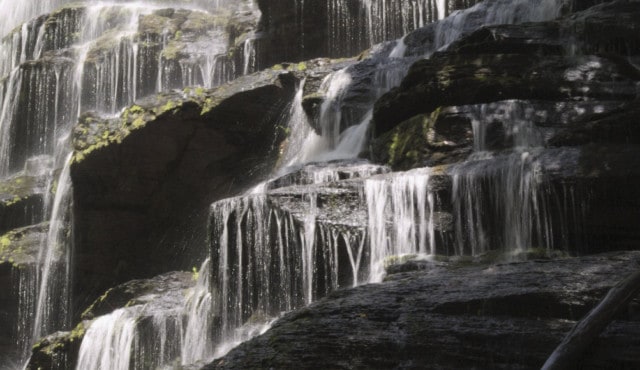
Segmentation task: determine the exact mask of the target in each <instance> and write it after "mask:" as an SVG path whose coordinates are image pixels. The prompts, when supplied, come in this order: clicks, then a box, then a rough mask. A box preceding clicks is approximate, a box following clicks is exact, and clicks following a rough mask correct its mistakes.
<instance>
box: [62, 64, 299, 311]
mask: <svg viewBox="0 0 640 370" xmlns="http://www.w3.org/2000/svg"><path fill="white" fill-rule="evenodd" d="M296 84H297V78H296V77H295V76H294V75H293V74H292V73H291V72H286V71H273V70H267V71H264V72H261V73H258V74H254V75H250V76H246V77H243V78H240V79H237V80H235V81H233V82H232V83H229V84H225V85H222V86H220V87H218V88H214V89H210V90H207V89H202V88H189V89H186V90H183V91H177V92H172V93H167V94H160V95H156V96H151V97H148V98H145V99H141V100H140V101H138V102H136V104H135V105H132V106H130V107H129V108H127V109H125V110H124V111H123V112H122V113H121V115H120V116H119V117H117V118H106V119H105V118H100V117H99V116H97V115H95V114H87V115H85V116H83V118H82V120H81V121H80V122H79V124H78V125H77V126H76V128H75V130H74V135H73V145H74V154H73V156H74V160H73V164H72V166H71V176H72V179H73V183H74V205H75V217H74V220H75V222H76V224H75V225H74V226H75V227H76V229H75V230H77V232H76V233H75V236H76V240H75V242H76V244H75V246H76V253H75V254H76V257H77V259H78V263H76V264H75V266H76V268H77V270H76V271H75V273H76V274H77V275H76V276H77V279H76V281H77V286H76V287H75V288H76V289H75V290H74V291H76V292H83V293H82V294H83V296H82V297H76V302H79V305H82V306H84V307H86V306H87V305H88V304H89V303H90V302H91V301H93V300H94V299H95V298H96V297H98V296H99V294H101V292H103V291H105V290H106V289H107V288H109V287H113V286H115V285H117V284H119V283H122V282H124V281H128V280H131V279H135V278H145V277H149V276H155V275H157V274H159V273H161V272H163V271H167V270H181V269H189V270H190V269H191V268H192V267H193V266H194V265H195V264H196V263H197V262H195V261H200V260H201V258H202V257H204V253H205V250H202V251H201V252H199V253H195V254H188V253H184V251H185V250H186V249H187V247H188V245H190V244H198V243H200V245H204V243H205V241H204V233H203V232H202V233H200V232H198V231H197V230H196V231H193V230H194V229H193V225H196V229H197V228H198V226H197V225H201V226H200V227H202V228H204V227H205V225H206V218H207V209H208V207H209V204H211V202H213V201H214V200H216V199H220V198H222V197H226V196H230V195H233V194H236V193H237V192H240V191H242V189H244V188H245V187H248V186H250V185H251V184H252V183H253V182H254V181H256V179H258V178H260V176H262V175H263V174H265V173H267V172H269V171H270V170H271V169H272V168H273V166H274V165H275V163H276V161H277V159H278V155H279V152H278V150H277V148H278V145H279V143H280V142H281V141H282V140H284V138H285V134H284V133H283V132H282V130H279V129H277V126H278V125H279V124H281V122H280V119H281V117H282V115H283V113H284V112H285V111H286V109H287V106H288V103H289V102H290V101H291V99H292V98H293V95H294V93H295V86H296ZM229 184H233V185H232V186H230V185H229ZM187 226H188V227H189V230H192V231H193V232H192V233H191V232H190V233H186V232H183V231H182V230H184V229H183V227H185V228H186V227H187ZM82 309H84V308H83V307H78V310H79V311H80V312H81V310H82Z"/></svg>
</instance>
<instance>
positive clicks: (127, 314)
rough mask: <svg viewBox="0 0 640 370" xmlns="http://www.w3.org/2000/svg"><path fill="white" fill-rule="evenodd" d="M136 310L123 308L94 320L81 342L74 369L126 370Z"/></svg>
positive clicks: (128, 365) (132, 338) (128, 362)
mask: <svg viewBox="0 0 640 370" xmlns="http://www.w3.org/2000/svg"><path fill="white" fill-rule="evenodd" d="M136 311H138V309H136V310H133V309H125V308H122V309H118V310H115V311H113V312H112V313H110V314H108V315H105V316H102V317H99V318H98V319H96V320H95V321H94V322H93V323H92V324H91V326H90V327H89V329H87V333H86V334H85V336H84V339H83V340H82V344H81V346H80V355H79V357H78V365H77V367H76V369H78V370H80V369H96V370H98V369H100V370H107V369H109V370H128V369H129V368H130V363H131V348H132V347H133V343H134V339H135V327H136V319H137V317H136V315H135V313H136Z"/></svg>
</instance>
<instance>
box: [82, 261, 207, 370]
mask: <svg viewBox="0 0 640 370" xmlns="http://www.w3.org/2000/svg"><path fill="white" fill-rule="evenodd" d="M209 268H210V266H209V260H207V261H205V262H204V263H203V264H202V266H201V270H199V273H198V275H199V276H198V277H197V282H196V283H195V285H194V284H193V279H191V278H190V277H189V274H188V273H169V274H165V275H161V276H158V277H156V278H154V279H153V280H152V281H150V282H149V284H150V285H155V284H159V285H158V286H157V287H156V288H155V289H152V291H151V292H150V293H147V294H145V295H143V296H141V297H137V298H136V299H134V300H133V301H132V302H133V304H131V305H129V306H128V307H125V308H121V309H118V310H115V311H113V312H112V313H110V314H108V315H104V316H100V317H98V318H97V319H95V320H93V321H91V322H85V325H88V329H87V331H86V334H85V336H84V338H83V339H82V343H81V345H80V356H79V360H78V363H77V366H76V369H78V370H80V369H135V370H144V369H156V368H167V369H169V368H175V367H180V366H181V365H190V364H193V363H195V362H197V361H201V360H206V359H211V358H212V356H213V348H212V341H211V331H210V328H211V323H212V322H211V320H212V319H213V316H212V301H211V292H210V288H211V287H210V285H209V281H210V272H209V271H208V270H209ZM185 278H186V279H185ZM194 278H195V276H194ZM189 280H192V281H189ZM187 286H190V287H189V288H187ZM107 294H108V293H107Z"/></svg>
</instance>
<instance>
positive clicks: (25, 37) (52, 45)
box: [0, 0, 253, 359]
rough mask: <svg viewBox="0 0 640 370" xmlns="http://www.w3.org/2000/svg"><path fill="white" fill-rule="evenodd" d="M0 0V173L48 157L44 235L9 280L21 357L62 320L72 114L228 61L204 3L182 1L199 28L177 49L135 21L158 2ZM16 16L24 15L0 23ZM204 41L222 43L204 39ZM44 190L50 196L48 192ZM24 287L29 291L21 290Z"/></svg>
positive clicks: (197, 79) (118, 104) (213, 79)
mask: <svg viewBox="0 0 640 370" xmlns="http://www.w3.org/2000/svg"><path fill="white" fill-rule="evenodd" d="M6 3H7V4H4V2H3V3H2V4H3V7H2V8H3V9H5V11H6V12H8V13H9V16H8V17H7V19H8V20H10V21H8V22H4V23H3V28H2V33H1V34H2V35H3V36H4V37H3V38H2V41H1V42H0V74H1V76H2V77H3V78H2V89H0V91H1V93H0V102H1V104H2V105H1V106H0V112H1V115H0V158H1V160H0V175H1V176H2V177H3V178H7V177H13V176H16V173H18V174H21V173H22V172H20V171H21V170H22V169H23V168H24V167H25V163H28V162H29V161H31V160H32V158H36V157H45V158H54V159H53V160H51V161H45V162H46V163H49V164H50V165H49V166H50V167H49V168H47V169H46V170H44V171H42V172H41V173H40V174H38V176H44V177H45V178H46V179H45V180H44V182H45V183H48V184H49V186H48V187H47V191H46V192H44V193H45V194H46V196H45V199H44V200H43V204H44V210H43V211H42V212H41V214H42V217H43V219H49V220H50V221H49V223H48V225H49V233H48V235H47V237H46V238H43V241H42V243H41V244H42V249H41V251H40V253H39V256H40V257H39V258H38V262H37V265H38V266H39V267H37V268H35V269H33V271H32V272H22V273H21V274H20V277H19V280H20V283H19V287H18V288H17V289H18V291H19V294H18V298H19V301H20V304H19V305H20V309H19V310H18V311H19V315H20V317H19V318H18V322H19V323H18V333H17V336H18V340H17V342H18V343H19V346H20V351H21V352H22V354H21V356H22V358H23V359H24V358H25V356H27V355H28V352H29V350H30V348H29V347H30V345H31V344H32V343H33V342H34V341H35V340H36V339H38V338H40V337H41V336H42V335H45V334H49V333H52V332H53V331H55V330H60V329H65V328H68V325H69V324H70V322H69V318H70V317H69V315H70V310H69V300H70V292H69V289H70V285H69V279H70V266H69V259H70V253H71V248H70V245H69V244H70V240H71V230H70V228H69V225H70V224H71V221H70V217H71V216H70V213H69V209H70V206H69V205H70V199H71V198H72V195H71V186H70V184H71V182H70V181H71V179H70V176H69V172H70V171H69V167H70V164H71V155H70V154H69V151H70V142H71V140H70V136H71V135H70V132H71V127H72V125H73V124H74V123H75V122H76V121H77V118H78V116H79V114H80V112H82V111H84V110H97V111H99V112H103V113H106V114H117V113H118V112H119V111H120V110H121V109H122V108H123V107H124V106H126V105H129V104H131V103H133V102H134V101H135V100H136V99H137V98H138V97H139V96H143V95H148V94H151V93H154V92H156V91H160V90H164V89H168V88H172V87H181V86H186V85H196V84H197V85H203V86H214V85H217V84H220V83H222V82H225V81H227V80H229V79H230V78H232V77H233V76H234V74H235V72H234V70H233V66H232V65H231V64H230V62H229V61H227V60H226V59H225V58H220V56H221V55H222V56H224V55H226V53H227V50H226V44H225V42H226V41H227V35H226V34H225V33H224V25H220V24H219V22H217V21H216V22H214V21H213V19H214V16H215V15H212V14H210V13H208V12H206V11H204V10H196V9H185V10H184V12H183V13H182V14H186V17H187V20H190V19H194V22H195V20H196V19H198V21H199V22H200V23H198V24H197V25H198V26H200V27H203V28H202V29H196V32H201V33H202V34H203V35H205V36H203V37H200V39H198V38H196V39H195V40H194V39H193V38H190V39H189V40H190V44H188V45H187V46H188V47H185V48H183V49H182V47H183V44H184V45H186V43H183V44H181V43H180V42H181V41H180V40H178V38H179V37H180V36H181V33H180V32H175V31H174V32H175V33H172V34H170V35H168V36H167V38H166V39H165V41H166V42H165V43H163V44H162V45H160V47H159V48H158V47H157V43H155V41H156V40H154V39H153V37H154V35H153V33H152V31H153V32H155V31H154V30H155V29H147V28H145V27H148V24H149V21H150V19H151V18H153V17H162V16H166V15H167V14H171V13H167V12H166V11H165V12H164V13H163V9H166V7H167V4H163V3H162V2H158V3H154V2H133V3H126V2H95V3H93V2H90V1H89V2H86V3H83V4H72V5H68V6H63V5H64V4H65V3H66V1H61V0H60V1H57V0H54V1H38V2H33V1H27V2H20V3H15V2H6ZM248 4H249V3H248ZM192 5H198V6H199V7H200V9H205V10H210V11H212V12H215V11H218V9H219V8H220V7H222V6H223V5H224V4H222V2H219V1H218V2H216V4H211V3H210V2H206V1H203V2H199V3H198V4H195V3H194V4H192ZM234 6H235V5H234ZM242 6H246V7H249V8H250V7H251V6H253V5H252V4H249V5H247V4H244V3H243V4H242ZM55 9H57V10H56V11H55V12H54V13H50V14H48V15H44V16H41V17H38V18H34V17H35V16H36V15H43V14H45V13H47V12H50V11H53V10H55ZM220 9H221V8H220ZM5 15H6V14H5ZM153 20H157V18H153ZM161 21H162V18H160V22H161ZM12 22H13V23H12ZM21 22H25V23H24V24H23V25H22V26H21V27H19V28H16V29H15V30H13V31H11V30H10V28H13V26H14V25H15V24H16V23H21ZM207 22H209V23H207ZM169 26H170V24H169V23H166V24H165V25H164V26H163V25H161V26H160V27H169ZM196 27H197V26H196ZM10 31H11V32H10ZM164 34H165V35H166V33H164ZM188 37H191V36H188ZM204 37H207V39H206V40H207V42H206V43H205V42H204V41H203V40H204ZM209 37H211V38H209ZM211 39H213V40H223V41H222V42H218V43H213V44H212V43H211V42H209V40H211ZM167 48H169V49H171V48H173V49H172V50H176V51H179V58H181V59H180V60H179V63H178V64H176V65H179V71H178V72H177V73H176V71H175V70H167V68H169V67H167V66H166V65H167V63H168V62H171V60H170V59H171V57H173V54H172V53H174V52H173V51H167V50H165V49H167ZM156 55H158V58H156ZM175 60H176V61H177V60H178V59H175ZM151 61H153V62H151ZM158 61H159V62H158ZM150 62H151V65H150ZM154 65H155V66H156V68H153V66H154ZM171 68H172V67H171ZM171 68H169V69H171ZM154 71H155V73H157V74H158V76H161V77H159V78H158V79H159V80H161V81H162V83H161V84H159V85H158V86H156V85H155V84H149V83H148V81H149V80H154V79H153V78H151V79H150V78H149V72H151V73H154ZM160 71H162V73H160ZM156 89H159V90H156ZM65 158H66V159H65ZM63 167H64V168H63ZM61 168H63V169H62V171H60V170H59V169H61ZM54 193H55V197H54V196H51V197H49V194H54ZM43 219H37V220H33V222H34V223H39V222H42V221H43ZM25 271H31V270H30V269H27V270H25ZM34 275H35V276H34ZM34 285H35V286H37V287H38V289H37V290H33V289H29V288H27V287H28V286H34Z"/></svg>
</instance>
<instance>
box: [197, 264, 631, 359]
mask: <svg viewBox="0 0 640 370" xmlns="http://www.w3.org/2000/svg"><path fill="white" fill-rule="evenodd" d="M639 263H640V252H622V253H610V254H602V255H595V256H589V257H582V258H569V259H559V260H553V261H549V260H546V261H543V260H534V261H529V262H520V263H505V264H497V265H469V264H465V263H462V262H458V263H435V262H434V263H422V264H415V263H414V267H415V268H418V266H419V267H420V268H419V269H418V270H416V271H411V272H403V273H396V274H393V275H390V276H389V277H388V278H387V280H386V281H385V282H383V283H381V284H372V285H366V286H361V287H358V288H355V289H347V290H341V291H338V292H335V293H333V294H331V295H329V296H328V297H327V298H325V299H323V300H321V301H319V302H317V303H315V304H312V305H311V306H309V307H307V308H304V309H301V310H298V311H296V312H292V313H289V314H287V315H285V316H284V317H283V318H282V319H281V320H279V321H278V322H277V323H276V324H275V325H274V326H273V328H272V329H271V330H269V331H268V332H267V333H265V334H264V335H262V336H260V337H257V338H255V339H253V340H251V341H249V342H246V343H244V344H241V345H240V346H239V347H237V348H236V349H234V350H232V351H231V352H230V353H229V354H228V355H227V356H225V357H223V358H221V359H218V360H216V361H215V362H213V363H211V364H210V365H208V366H206V367H205V368H204V369H255V368H276V369H288V368H296V369H309V368H318V369H354V368H355V369H372V368H375V369H379V368H394V369H417V368H420V369H425V368H427V369H537V368H540V366H541V365H542V364H543V363H544V361H545V360H546V358H547V356H549V354H550V353H551V352H552V351H553V350H554V348H555V347H556V346H557V345H558V343H559V342H560V341H561V340H562V338H563V337H564V335H565V334H566V333H567V332H568V331H569V330H570V329H571V327H572V326H573V325H574V324H575V322H576V321H577V320H579V319H580V318H581V317H582V316H583V315H585V314H586V313H587V312H588V311H589V310H590V309H591V308H593V307H594V306H595V305H596V304H597V303H598V302H599V301H600V299H602V298H603V297H604V295H605V294H606V293H607V291H608V290H609V289H610V288H611V287H612V286H613V285H615V284H616V283H617V282H618V281H620V280H622V279H623V278H624V277H625V276H626V275H627V274H629V273H631V272H633V271H635V270H637V269H638V264H639ZM636 303H637V301H636ZM633 307H636V306H635V305H634V304H632V305H631V306H630V309H629V313H628V314H624V315H621V316H619V317H617V319H616V320H615V321H614V322H612V323H611V324H610V325H609V326H608V328H607V329H606V331H605V332H604V333H603V334H602V335H601V336H600V337H599V339H598V340H597V342H596V343H594V344H593V346H592V347H591V349H590V350H589V351H588V352H587V353H586V354H585V357H584V358H583V361H582V362H581V363H579V364H576V367H579V368H582V369H596V368H599V369H605V368H606V369H613V368H615V369H631V368H639V366H640V355H639V353H640V339H639V338H640V321H637V316H635V317H634V314H633Z"/></svg>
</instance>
